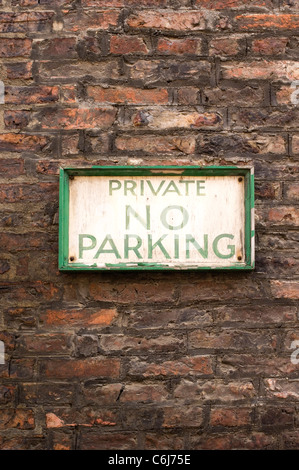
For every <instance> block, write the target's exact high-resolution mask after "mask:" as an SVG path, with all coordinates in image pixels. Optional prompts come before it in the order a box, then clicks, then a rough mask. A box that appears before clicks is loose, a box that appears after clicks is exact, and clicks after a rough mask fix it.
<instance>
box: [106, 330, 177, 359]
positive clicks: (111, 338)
mask: <svg viewBox="0 0 299 470" xmlns="http://www.w3.org/2000/svg"><path fill="white" fill-rule="evenodd" d="M175 345H176V347H178V348H180V349H184V348H185V339H184V338H183V337H179V336H177V337H176V336H173V335H161V336H158V337H154V338H144V337H142V336H128V335H116V334H113V335H109V334H105V335H103V336H102V337H101V339H100V347H101V349H103V351H105V352H113V351H123V352H126V353H128V354H132V353H134V352H136V351H139V352H142V351H148V350H151V351H152V352H163V351H172V350H173V348H174V347H175Z"/></svg>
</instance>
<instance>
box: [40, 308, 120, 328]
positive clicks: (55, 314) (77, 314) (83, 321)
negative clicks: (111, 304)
mask: <svg viewBox="0 0 299 470" xmlns="http://www.w3.org/2000/svg"><path fill="white" fill-rule="evenodd" d="M40 319H41V321H42V322H43V323H44V324H45V325H48V326H51V327H58V328H61V327H62V326H70V325H72V327H74V326H76V327H82V328H83V327H84V326H85V325H88V327H89V328H91V327H95V328H99V327H107V326H109V325H111V324H112V323H113V322H114V321H115V320H116V319H117V311H116V309H113V308H107V309H100V310H96V311H94V310H93V309H81V310H80V309H78V310H46V312H45V313H42V314H41V316H40Z"/></svg>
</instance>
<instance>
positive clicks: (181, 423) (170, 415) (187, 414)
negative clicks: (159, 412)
mask: <svg viewBox="0 0 299 470" xmlns="http://www.w3.org/2000/svg"><path fill="white" fill-rule="evenodd" d="M163 414H164V417H163V424H162V426H163V428H178V427H187V428H192V427H196V428H199V427H201V426H202V424H203V420H204V414H203V409H202V408H201V407H200V406H195V405H193V406H181V407H180V409H179V410H178V408H177V407H175V406H171V407H168V406H167V407H165V408H164V409H163Z"/></svg>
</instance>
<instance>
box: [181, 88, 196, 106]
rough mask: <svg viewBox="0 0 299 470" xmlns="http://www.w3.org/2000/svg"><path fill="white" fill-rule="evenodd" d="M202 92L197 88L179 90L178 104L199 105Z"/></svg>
mask: <svg viewBox="0 0 299 470" xmlns="http://www.w3.org/2000/svg"><path fill="white" fill-rule="evenodd" d="M199 94H200V90H199V89H198V88H196V87H183V88H179V89H178V90H177V100H178V104H184V105H188V104H193V105H194V104H198V103H199V99H200V97H199Z"/></svg>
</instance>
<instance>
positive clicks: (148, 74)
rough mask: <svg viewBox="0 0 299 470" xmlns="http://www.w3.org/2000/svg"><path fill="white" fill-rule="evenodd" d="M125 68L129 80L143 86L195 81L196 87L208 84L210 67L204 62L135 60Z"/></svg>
mask: <svg viewBox="0 0 299 470" xmlns="http://www.w3.org/2000/svg"><path fill="white" fill-rule="evenodd" d="M126 68H127V72H128V75H129V78H130V79H132V80H138V81H139V80H140V81H142V83H143V84H144V85H145V84H146V85H151V84H155V83H158V84H160V83H161V82H166V83H167V84H168V83H170V82H175V81H176V80H179V81H180V82H179V83H180V84H181V83H182V82H181V80H184V81H187V80H189V81H192V80H195V81H196V85H197V86H198V83H200V82H205V83H206V82H210V73H211V65H210V63H209V62H208V61H206V60H200V61H194V60H188V61H183V62H182V61H178V60H173V59H168V58H167V59H166V58H164V59H159V60H137V61H136V62H134V63H133V64H127V65H126ZM191 83H192V82H191Z"/></svg>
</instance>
